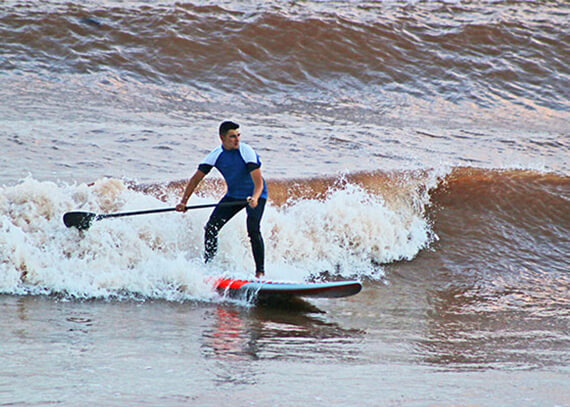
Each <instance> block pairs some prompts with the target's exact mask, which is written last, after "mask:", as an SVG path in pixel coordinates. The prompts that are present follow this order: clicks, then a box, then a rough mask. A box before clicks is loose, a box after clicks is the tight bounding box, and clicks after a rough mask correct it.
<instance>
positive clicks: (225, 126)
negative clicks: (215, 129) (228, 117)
mask: <svg viewBox="0 0 570 407" xmlns="http://www.w3.org/2000/svg"><path fill="white" fill-rule="evenodd" d="M235 129H239V124H237V123H234V122H230V121H227V122H223V123H222V124H220V136H225V135H226V133H227V132H228V131H230V130H235Z"/></svg>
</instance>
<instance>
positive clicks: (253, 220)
mask: <svg viewBox="0 0 570 407" xmlns="http://www.w3.org/2000/svg"><path fill="white" fill-rule="evenodd" d="M265 202H266V200H265V199H259V200H258V204H257V206H256V207H255V208H251V207H249V206H248V207H247V234H248V236H249V240H250V242H251V251H252V252H253V259H254V261H255V276H256V277H262V276H263V275H264V274H265V245H264V243H263V237H262V236H261V217H262V216H263V210H264V209H265Z"/></svg>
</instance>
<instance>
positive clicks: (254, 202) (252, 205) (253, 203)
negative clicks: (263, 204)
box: [247, 196, 257, 208]
mask: <svg viewBox="0 0 570 407" xmlns="http://www.w3.org/2000/svg"><path fill="white" fill-rule="evenodd" d="M247 203H248V204H249V206H250V208H255V207H256V206H257V198H256V197H253V196H250V197H248V198H247Z"/></svg>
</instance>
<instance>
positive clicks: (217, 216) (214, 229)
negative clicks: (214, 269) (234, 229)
mask: <svg viewBox="0 0 570 407" xmlns="http://www.w3.org/2000/svg"><path fill="white" fill-rule="evenodd" d="M239 200H240V199H233V198H229V197H224V198H222V200H221V201H220V202H219V203H218V205H219V204H220V203H222V202H234V201H239ZM245 206H246V204H244V205H243V206H242V205H231V206H216V209H214V211H213V212H212V214H211V215H210V219H208V223H206V226H205V227H204V230H205V233H204V261H205V262H206V263H207V262H209V261H210V260H212V259H213V258H214V256H215V255H216V252H217V251H218V232H219V231H220V229H221V228H222V227H223V226H224V225H225V224H226V223H227V221H228V220H230V219H231V218H233V217H234V216H235V214H236V213H238V212H239V211H241V210H242V209H243V208H244V207H245Z"/></svg>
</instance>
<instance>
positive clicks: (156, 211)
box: [96, 201, 247, 220]
mask: <svg viewBox="0 0 570 407" xmlns="http://www.w3.org/2000/svg"><path fill="white" fill-rule="evenodd" d="M246 204H247V201H235V202H222V203H215V204H203V205H191V206H187V207H186V210H190V209H202V208H213V207H215V206H236V205H246ZM175 210H176V207H174V208H160V209H146V210H142V211H133V212H119V213H105V214H100V215H97V218H96V219H97V220H100V219H105V218H119V217H121V216H134V215H146V214H149V213H160V212H172V211H175Z"/></svg>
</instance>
